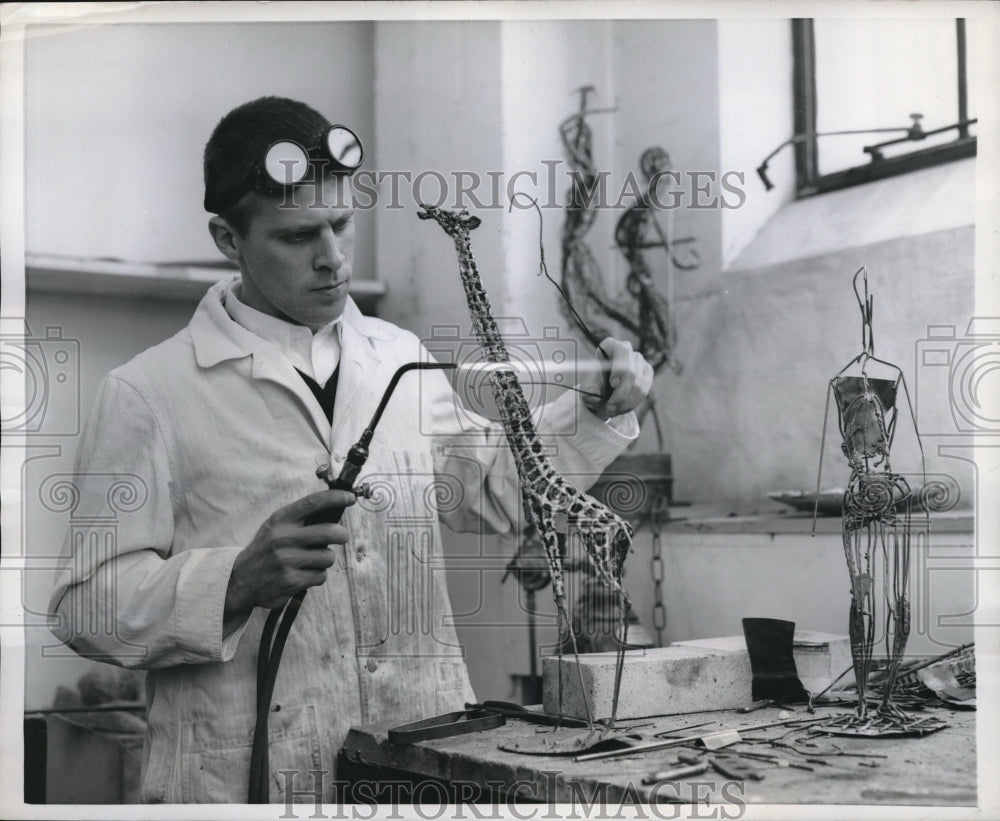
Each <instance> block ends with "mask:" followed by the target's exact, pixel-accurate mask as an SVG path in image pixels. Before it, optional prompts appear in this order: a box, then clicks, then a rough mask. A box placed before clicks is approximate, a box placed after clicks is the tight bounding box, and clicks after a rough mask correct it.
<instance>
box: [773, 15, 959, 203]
mask: <svg viewBox="0 0 1000 821" xmlns="http://www.w3.org/2000/svg"><path fill="white" fill-rule="evenodd" d="M792 43H793V50H794V59H795V77H794V101H795V134H796V136H795V137H794V138H793V142H794V145H795V152H796V155H795V168H796V179H797V189H798V195H799V196H800V197H802V196H809V195H810V194H818V193H821V192H823V191H830V190H832V189H835V188H843V187H846V186H849V185H857V184H859V183H863V182H869V181H871V180H876V179H881V178H883V177H888V176H892V175H895V174H902V173H905V172H907V171H913V170H915V169H918V168H925V167H927V166H930V165H935V164H938V163H942V162H948V161H950V160H955V159H960V158H964V157H972V156H975V154H976V137H975V134H974V133H973V130H974V125H975V122H976V121H975V119H974V117H975V111H974V110H972V109H971V107H970V102H969V101H970V100H975V99H976V97H975V89H974V86H973V83H974V80H975V78H974V77H970V76H969V73H968V71H967V67H966V62H967V61H966V40H965V20H961V19H960V20H945V19H940V18H927V19H891V20H878V19H858V18H845V19H821V20H793V21H792ZM970 92H971V93H970ZM845 132H846V133H845ZM859 132H860V133H859Z"/></svg>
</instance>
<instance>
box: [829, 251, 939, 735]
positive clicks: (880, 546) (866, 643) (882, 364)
mask: <svg viewBox="0 0 1000 821" xmlns="http://www.w3.org/2000/svg"><path fill="white" fill-rule="evenodd" d="M859 277H861V278H863V282H864V295H863V296H862V294H861V293H860V292H859V291H858V279H859ZM853 285H854V293H855V296H856V297H857V299H858V305H859V307H860V309H861V320H862V331H861V340H862V351H861V353H860V354H859V355H858V356H856V357H855V358H854V359H852V360H851V361H850V362H849V363H848V364H847V365H846V366H844V368H842V369H841V370H840V371H839V372H838V373H837V375H836V376H834V377H833V379H831V380H830V383H829V387H828V389H827V415H826V416H824V420H823V440H822V441H823V445H825V441H826V425H827V419H828V414H829V404H830V395H831V394H832V395H833V396H834V398H835V399H836V404H837V413H838V418H839V423H840V435H841V450H842V451H843V453H844V456H845V457H847V462H848V465H849V467H850V470H851V475H850V478H849V480H848V484H847V489H846V491H845V493H844V501H843V518H842V523H841V532H842V538H843V545H844V555H845V557H846V559H847V569H848V572H849V574H850V580H851V605H850V613H849V617H848V633H849V635H850V639H851V655H852V662H853V667H854V678H855V682H856V685H857V690H858V707H857V712H856V715H854V716H849V717H847V718H846V719H843V718H842V719H840V720H838V721H837V722H836V723H839V724H840V725H842V726H843V727H845V728H846V729H848V730H849V731H852V732H857V733H861V734H865V735H888V734H897V733H900V732H927V731H929V730H930V729H939V726H943V724H941V725H935V724H934V722H933V721H932V722H931V723H928V721H927V720H926V719H924V720H921V721H919V722H914V721H913V720H912V719H910V717H909V716H907V715H906V713H904V712H903V711H902V710H900V709H899V708H898V707H896V706H895V705H894V704H893V700H892V695H893V692H892V691H893V685H894V683H895V679H896V674H897V671H898V669H899V665H900V661H901V660H902V657H903V652H904V650H905V649H906V642H907V638H908V637H909V632H910V602H909V598H908V592H907V588H908V583H909V575H910V546H911V535H912V530H913V522H912V512H913V502H914V495H913V493H912V491H911V489H910V486H909V484H908V483H907V481H906V478H905V477H904V476H902V475H901V474H899V473H896V472H894V471H893V469H892V466H891V464H890V461H889V451H890V449H891V448H892V442H893V437H894V435H895V432H896V422H897V420H898V418H899V415H898V411H897V408H896V402H897V399H898V398H899V392H900V388H902V391H903V394H904V396H905V397H906V402H907V406H908V407H909V408H910V417H911V419H912V418H913V412H912V405H911V403H910V397H909V392H908V391H907V389H906V382H905V380H904V379H903V374H902V371H901V370H900V369H899V368H898V367H896V366H895V365H893V364H891V363H889V362H886V361H884V360H881V359H878V358H877V357H876V356H875V343H874V339H873V336H872V313H873V305H874V298H873V297H872V296H870V295H869V293H868V273H867V271H866V269H865V268H861V269H859V270H858V271H857V273H855V275H854V280H853ZM876 373H878V374H879V375H876ZM914 429H915V428H914ZM917 441H918V442H919V435H918V439H917ZM823 445H821V450H820V465H819V475H818V476H817V486H816V497H817V503H818V499H819V484H820V481H821V476H822V470H823V459H822V456H823V452H822V447H823ZM922 458H923V451H922V449H921V459H922ZM814 513H815V512H814ZM879 558H881V564H882V566H883V567H884V568H885V571H884V572H885V578H884V579H883V587H884V597H885V640H886V656H887V664H888V667H887V670H886V676H885V683H884V687H883V692H882V699H881V703H880V704H879V706H878V709H877V711H875V713H874V714H871V713H870V712H869V706H868V699H867V689H868V677H869V674H870V672H871V668H872V654H873V650H874V645H875V631H876V623H877V619H878V590H877V584H876V583H877V578H876V572H877V569H878V565H879Z"/></svg>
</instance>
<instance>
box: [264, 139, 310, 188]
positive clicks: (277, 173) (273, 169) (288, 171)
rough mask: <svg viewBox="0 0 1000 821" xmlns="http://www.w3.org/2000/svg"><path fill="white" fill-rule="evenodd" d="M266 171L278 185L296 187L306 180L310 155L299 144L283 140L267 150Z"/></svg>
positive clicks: (265, 158)
mask: <svg viewBox="0 0 1000 821" xmlns="http://www.w3.org/2000/svg"><path fill="white" fill-rule="evenodd" d="M264 170H265V171H266V172H267V176H269V177H270V178H271V179H272V180H274V182H276V183H277V184H278V185H295V184H296V183H299V182H301V181H302V180H304V179H305V176H306V172H307V171H308V170H309V155H308V154H307V153H306V150H305V149H304V148H303V147H302V146H301V145H299V144H298V143H294V142H291V141H290V140H282V141H280V142H276V143H274V145H272V146H271V147H270V148H269V149H267V154H266V155H265V157H264Z"/></svg>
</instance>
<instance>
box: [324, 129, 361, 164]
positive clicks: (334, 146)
mask: <svg viewBox="0 0 1000 821" xmlns="http://www.w3.org/2000/svg"><path fill="white" fill-rule="evenodd" d="M326 147H327V151H329V153H330V157H331V159H333V161H334V162H338V163H340V164H341V165H342V166H343V167H344V168H345V169H347V170H348V171H353V170H354V169H355V168H357V167H358V166H359V165H361V157H362V154H363V153H364V152H363V151H362V149H361V140H359V139H358V135H357V134H355V133H354V132H353V131H351V129H349V128H345V127H344V126H342V125H335V126H333V128H331V129H330V130H329V131H327V132H326Z"/></svg>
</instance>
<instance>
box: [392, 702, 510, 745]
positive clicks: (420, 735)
mask: <svg viewBox="0 0 1000 821" xmlns="http://www.w3.org/2000/svg"><path fill="white" fill-rule="evenodd" d="M506 723H507V719H505V718H504V717H503V716H502V715H500V714H499V713H488V712H486V711H485V710H458V711H456V712H453V713H444V714H443V715H439V716H434V717H433V718H424V719H421V720H420V721H411V722H410V723H409V724H400V725H399V726H398V727H393V728H392V729H391V730H389V742H390V743H391V744H416V743H417V742H418V741H428V740H429V739H432V738H451V737H452V736H456V735H465V734H466V733H476V732H479V731H480V730H492V729H495V728H496V727H502V726H503V725H504V724H506Z"/></svg>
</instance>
